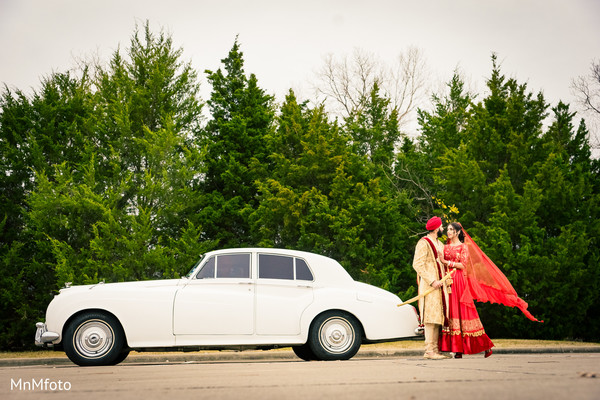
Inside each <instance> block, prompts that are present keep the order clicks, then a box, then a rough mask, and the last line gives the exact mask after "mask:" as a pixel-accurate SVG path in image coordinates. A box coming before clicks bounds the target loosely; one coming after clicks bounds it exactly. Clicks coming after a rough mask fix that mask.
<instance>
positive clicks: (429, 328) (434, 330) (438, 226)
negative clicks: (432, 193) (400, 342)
mask: <svg viewBox="0 0 600 400" xmlns="http://www.w3.org/2000/svg"><path fill="white" fill-rule="evenodd" d="M425 229H427V231H428V233H427V235H426V236H424V237H422V238H421V239H420V240H419V242H418V243H417V247H416V249H415V257H414V259H413V268H414V269H415V271H417V281H418V282H419V294H421V293H424V292H425V291H427V290H428V289H430V288H432V287H433V288H434V289H436V290H434V291H433V292H432V293H430V294H428V295H427V296H425V297H423V298H421V299H419V312H420V314H421V322H422V323H423V324H424V327H425V355H424V356H423V358H426V359H430V360H441V359H444V358H446V357H445V356H444V355H442V354H440V352H439V349H438V338H439V334H440V330H441V327H442V325H443V323H444V314H445V312H444V311H445V310H444V300H446V301H445V303H446V304H447V303H448V301H447V296H448V294H447V292H446V285H445V283H444V282H442V281H441V280H440V279H441V278H442V276H443V274H442V272H443V270H442V269H441V267H442V263H441V260H440V257H441V256H442V253H443V251H444V246H443V244H442V243H441V242H440V241H439V240H438V237H440V236H441V235H442V232H443V230H444V228H443V227H442V220H441V218H440V217H433V218H431V219H430V220H429V221H427V225H426V226H425Z"/></svg>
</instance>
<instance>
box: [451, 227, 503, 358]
mask: <svg viewBox="0 0 600 400" xmlns="http://www.w3.org/2000/svg"><path fill="white" fill-rule="evenodd" d="M446 231H447V235H448V242H447V244H446V245H445V246H444V260H445V263H446V267H447V268H449V269H455V272H454V274H453V276H452V281H453V282H452V289H451V290H452V291H451V293H450V294H449V301H448V303H449V304H448V318H447V319H446V324H445V325H444V326H443V327H442V335H441V337H440V350H441V351H446V352H453V353H455V355H454V357H455V358H462V355H463V354H476V353H481V352H482V351H485V357H486V358H487V357H489V356H490V355H492V347H493V346H494V344H493V343H492V341H491V340H490V338H489V337H488V335H487V334H486V333H485V330H484V329H483V325H482V324H481V320H480V319H479V314H477V309H476V308H475V303H474V302H473V298H472V297H471V296H470V295H468V291H469V288H468V285H467V281H466V279H465V269H466V266H467V263H468V259H469V250H468V248H467V246H466V245H465V244H464V243H463V242H464V233H463V229H462V226H461V225H460V224H458V223H456V222H453V223H451V224H449V225H448V228H447V230H446ZM465 294H466V295H465Z"/></svg>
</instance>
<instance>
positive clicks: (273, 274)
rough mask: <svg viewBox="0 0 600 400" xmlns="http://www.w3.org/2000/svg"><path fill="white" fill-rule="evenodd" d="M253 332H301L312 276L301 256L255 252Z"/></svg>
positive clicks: (310, 295)
mask: <svg viewBox="0 0 600 400" xmlns="http://www.w3.org/2000/svg"><path fill="white" fill-rule="evenodd" d="M256 282H257V283H256V333H257V334H259V335H278V336H293V335H299V334H300V318H301V316H302V313H303V312H304V310H305V309H306V308H307V307H308V306H309V305H310V304H311V303H312V302H313V276H312V273H311V272H310V269H309V268H308V265H307V264H306V262H305V261H304V260H303V259H300V258H296V257H291V256H283V255H275V254H259V255H258V279H257V281H256Z"/></svg>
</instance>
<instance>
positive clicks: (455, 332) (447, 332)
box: [442, 328, 485, 337]
mask: <svg viewBox="0 0 600 400" xmlns="http://www.w3.org/2000/svg"><path fill="white" fill-rule="evenodd" d="M442 334H444V335H452V336H455V335H456V336H458V335H462V336H463V337H465V336H472V337H479V336H483V335H485V330H483V329H482V330H480V331H477V332H461V331H455V330H453V331H450V329H448V328H443V329H442Z"/></svg>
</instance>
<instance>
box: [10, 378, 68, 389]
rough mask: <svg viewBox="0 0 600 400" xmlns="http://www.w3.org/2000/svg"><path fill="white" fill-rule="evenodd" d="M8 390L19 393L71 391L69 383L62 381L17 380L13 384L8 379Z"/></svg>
mask: <svg viewBox="0 0 600 400" xmlns="http://www.w3.org/2000/svg"><path fill="white" fill-rule="evenodd" d="M10 390H20V391H35V390H52V391H64V390H66V391H68V390H71V382H63V381H60V380H59V381H51V380H50V379H49V378H46V379H43V378H40V379H39V380H37V381H36V380H35V379H31V381H24V380H22V379H19V380H18V381H16V382H15V380H14V379H12V378H11V379H10Z"/></svg>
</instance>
